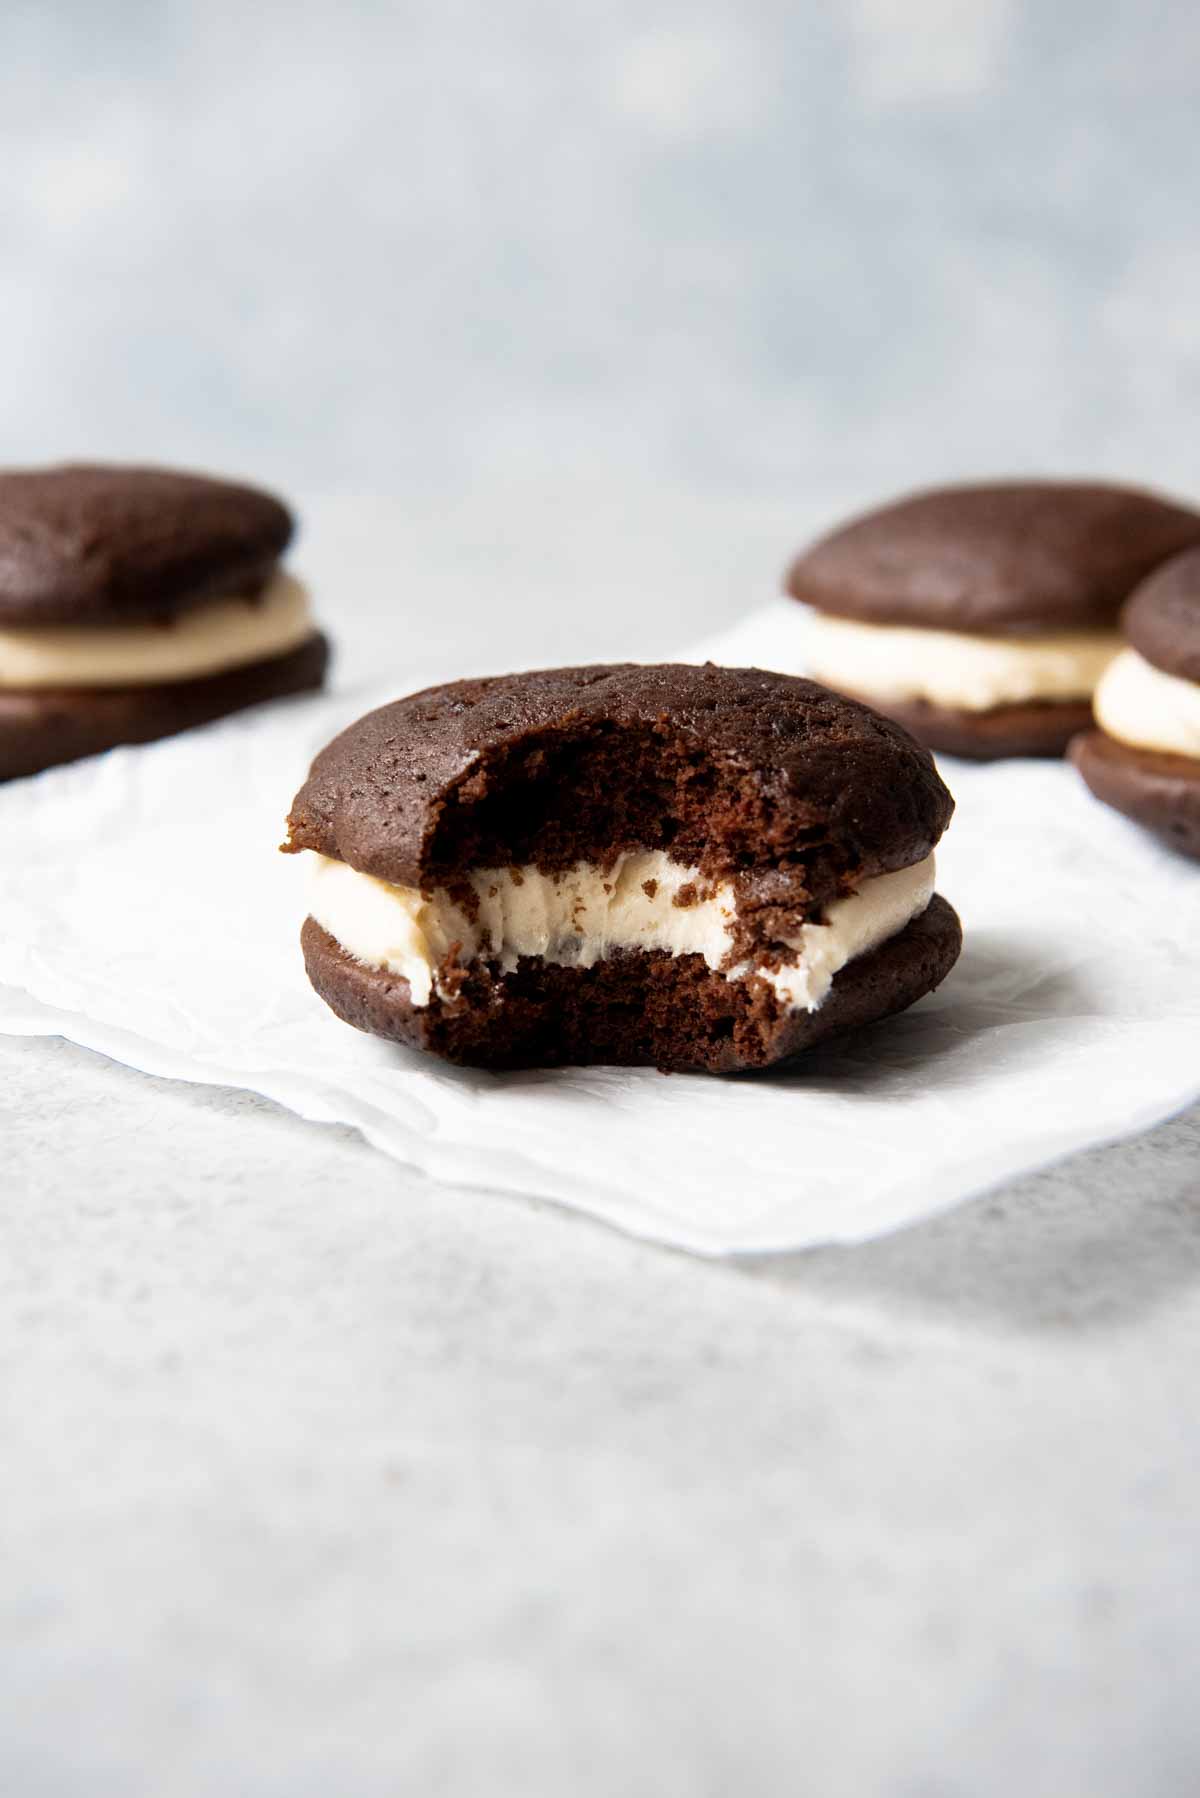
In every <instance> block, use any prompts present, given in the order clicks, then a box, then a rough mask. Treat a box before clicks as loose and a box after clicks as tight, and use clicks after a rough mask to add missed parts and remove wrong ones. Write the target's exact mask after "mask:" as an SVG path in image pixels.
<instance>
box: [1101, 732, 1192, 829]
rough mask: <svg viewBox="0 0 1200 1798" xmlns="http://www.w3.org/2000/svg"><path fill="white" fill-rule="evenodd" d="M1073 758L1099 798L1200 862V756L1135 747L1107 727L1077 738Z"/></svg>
mask: <svg viewBox="0 0 1200 1798" xmlns="http://www.w3.org/2000/svg"><path fill="white" fill-rule="evenodd" d="M1071 760H1072V761H1073V762H1074V764H1075V766H1076V767H1077V768H1078V770H1079V772H1080V773H1081V774H1082V776H1083V778H1084V780H1085V781H1086V782H1087V784H1088V786H1089V787H1090V788H1091V790H1092V792H1093V793H1094V794H1095V795H1096V798H1097V799H1100V800H1102V801H1103V802H1104V804H1105V805H1111V806H1112V808H1113V810H1114V811H1118V812H1123V813H1124V814H1125V816H1126V817H1127V818H1132V819H1133V821H1134V823H1135V824H1140V825H1142V827H1143V828H1144V829H1145V830H1149V831H1152V832H1153V834H1154V835H1155V836H1156V837H1158V838H1160V839H1161V841H1162V842H1164V843H1166V844H1167V846H1168V847H1169V848H1171V849H1177V850H1178V851H1179V852H1180V854H1181V855H1190V856H1193V857H1194V858H1195V859H1196V860H1198V861H1200V761H1197V760H1194V759H1193V758H1192V757H1191V756H1187V755H1163V754H1160V753H1159V752H1158V751H1157V750H1153V749H1135V748H1134V747H1133V745H1132V744H1130V743H1120V742H1118V741H1117V739H1116V738H1115V737H1110V736H1108V735H1107V734H1106V733H1105V732H1104V731H1102V730H1089V731H1087V732H1085V733H1084V735H1082V736H1079V737H1076V738H1075V740H1074V742H1073V743H1072V744H1071Z"/></svg>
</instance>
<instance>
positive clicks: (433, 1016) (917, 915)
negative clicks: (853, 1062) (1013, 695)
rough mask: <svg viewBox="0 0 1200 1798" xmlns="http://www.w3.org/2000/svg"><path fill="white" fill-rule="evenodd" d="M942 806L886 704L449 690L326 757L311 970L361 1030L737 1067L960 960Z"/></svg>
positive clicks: (533, 681) (797, 1045)
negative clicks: (941, 863)
mask: <svg viewBox="0 0 1200 1798" xmlns="http://www.w3.org/2000/svg"><path fill="white" fill-rule="evenodd" d="M952 810H953V801H952V799H951V797H950V795H949V793H948V792H947V791H946V788H945V787H944V786H943V784H942V782H941V780H940V779H939V778H938V775H937V772H936V770H935V769H934V767H933V763H932V760H931V758H930V756H929V755H928V753H927V752H926V751H925V750H924V749H922V748H921V747H920V746H919V745H918V744H916V743H914V742H913V740H912V738H911V737H910V736H908V734H907V733H906V732H905V731H904V730H902V729H900V728H899V727H898V726H897V725H895V724H893V723H892V722H891V721H889V720H887V719H884V718H881V717H879V716H878V715H877V714H876V713H874V712H872V711H870V710H868V709H867V708H866V707H865V706H862V705H859V704H857V703H856V702H854V701H853V700H849V699H846V698H843V697H842V696H841V695H840V694H836V693H831V692H829V691H828V690H827V689H826V688H824V687H820V686H817V685H816V684H815V683H813V682H811V681H807V680H800V679H795V678H791V677H789V676H787V675H781V674H770V673H764V672H762V671H761V670H758V669H745V668H718V667H714V666H712V665H708V666H705V667H693V666H662V667H643V666H637V665H633V664H628V665H615V666H601V667H590V668H558V669H549V670H544V671H542V672H539V673H534V674H517V675H504V676H500V677H498V678H496V679H490V680H470V681H458V682H455V683H453V684H452V685H450V686H444V687H434V688H431V689H429V690H428V691H426V692H423V693H415V694H413V695H411V696H410V697H409V698H406V699H401V700H398V701H397V702H396V703H395V704H393V705H388V706H384V707H382V708H381V709H380V710H379V711H375V712H371V713H369V714H368V715H367V716H366V717H365V718H362V719H360V720H359V721H358V723H356V724H354V725H351V727H350V728H349V729H348V730H346V731H344V732H343V733H342V734H341V736H339V737H337V738H336V739H335V740H334V741H333V742H332V743H331V744H330V745H329V746H328V748H326V749H325V750H323V751H322V753H321V754H320V755H319V756H318V757H317V759H316V761H315V762H314V764H313V767H312V770H311V772H310V774H309V777H308V780H307V781H306V782H305V784H304V786H303V787H302V788H301V790H300V792H299V794H298V795H297V797H296V800H295V803H294V805H293V807H292V812H291V816H290V818H289V820H288V831H289V839H288V842H287V843H286V844H285V845H284V847H285V849H286V850H288V851H289V852H297V851H301V850H304V851H308V852H309V853H310V855H311V860H312V871H311V872H312V886H311V897H310V916H309V917H308V919H307V922H306V923H305V925H304V929H303V932H302V939H301V940H302V943H303V949H304V957H305V962H306V965H307V968H308V973H309V977H310V979H311V980H312V983H313V985H314V986H315V987H316V989H317V991H318V993H320V995H321V997H322V998H323V999H325V1001H326V1002H327V1003H328V1004H329V1005H330V1006H331V1007H332V1008H333V1010H334V1011H335V1012H336V1013H337V1014H338V1016H339V1017H341V1018H344V1019H345V1020H346V1022H347V1023H350V1024H354V1025H356V1026H357V1027H358V1028H359V1029H362V1030H367V1031H371V1032H373V1033H374V1034H376V1035H378V1036H383V1037H390V1038H393V1039H394V1040H396V1041H398V1042H402V1043H407V1044H410V1045H412V1046H413V1047H415V1048H419V1049H424V1050H428V1051H430V1052H431V1053H433V1054H435V1055H440V1056H444V1057H445V1058H446V1059H448V1060H450V1061H456V1062H465V1063H473V1064H475V1065H478V1066H481V1067H492V1068H503V1067H520V1066H552V1065H556V1064H562V1063H586V1062H608V1063H624V1064H635V1065H636V1064H649V1065H654V1066H658V1067H660V1068H664V1069H695V1070H703V1071H706V1072H711V1073H731V1072H736V1071H738V1070H741V1069H748V1068H763V1067H768V1066H771V1065H773V1064H776V1063H778V1062H781V1061H785V1060H787V1059H788V1058H789V1057H790V1056H793V1055H796V1054H797V1053H799V1051H801V1050H803V1049H806V1048H808V1047H809V1046H810V1045H811V1044H813V1043H816V1042H819V1041H820V1040H821V1039H822V1038H824V1037H827V1036H830V1035H832V1034H833V1033H835V1032H840V1031H844V1030H848V1029H850V1028H852V1027H854V1026H856V1025H860V1024H866V1023H870V1022H871V1021H873V1020H874V1019H876V1018H881V1017H884V1016H886V1015H888V1014H889V1013H891V1012H896V1011H901V1010H903V1009H904V1007H905V1006H908V1005H911V1004H912V1003H913V1002H914V1001H915V1000H917V999H919V998H920V997H921V996H922V995H923V994H925V993H927V992H929V991H931V989H932V988H934V987H935V986H937V985H938V983H939V982H940V981H941V980H942V979H943V978H944V977H945V975H946V974H947V973H948V972H949V970H950V968H951V967H952V966H953V964H954V962H955V960H956V958H957V956H958V952H959V948H960V943H961V933H960V929H959V923H958V919H957V917H956V916H955V914H954V912H953V911H952V909H951V908H950V906H949V905H948V904H947V903H946V902H945V900H944V899H941V898H940V897H938V896H936V895H935V894H934V891H933V885H934V868H933V849H934V845H935V844H936V842H937V841H938V838H939V837H940V836H941V834H942V832H943V830H944V829H945V827H946V825H947V823H948V822H949V818H950V814H951V812H952Z"/></svg>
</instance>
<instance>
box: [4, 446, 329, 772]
mask: <svg viewBox="0 0 1200 1798" xmlns="http://www.w3.org/2000/svg"><path fill="white" fill-rule="evenodd" d="M291 536H292V518H291V514H290V513H289V512H288V510H287V508H286V507H285V506H284V505H282V504H281V502H280V501H279V500H277V499H275V498H273V497H272V495H271V494H269V493H262V492H260V491H258V490H257V489H256V488H253V487H244V486H239V485H235V484H234V483H231V482H229V481H219V480H213V479H210V478H207V477H205V476H201V475H193V474H179V473H175V472H173V471H170V470H167V469H160V468H130V467H122V466H116V465H78V466H64V467H56V468H44V469H35V470H8V471H0V780H8V779H12V778H13V777H15V776H17V775H24V774H35V773H37V772H38V771H39V769H42V768H49V767H52V766H54V765H55V764H56V763H59V762H70V761H75V760H76V759H78V758H79V757H80V756H85V755H94V754H96V753H97V752H98V751H100V750H103V749H111V748H113V747H114V746H115V745H116V744H118V743H145V742H149V741H150V740H151V739H152V738H155V737H165V736H170V735H172V734H173V733H174V732H176V731H181V730H187V729H188V728H189V727H190V726H192V725H195V724H205V723H208V722H209V721H210V720H211V719H213V718H219V717H221V716H223V715H224V714H225V713H227V712H234V711H240V710H241V709H242V708H243V707H245V706H251V705H257V704H258V703H259V701H260V700H264V699H276V698H279V697H281V696H283V695H284V694H288V693H299V692H303V691H305V690H306V689H308V688H314V687H319V686H320V685H321V683H322V681H323V679H324V675H325V668H326V664H327V661H328V656H329V649H328V644H327V643H326V640H325V638H324V637H323V636H322V635H321V634H320V632H319V631H318V630H317V629H316V627H315V626H314V624H313V620H312V615H311V612H310V609H309V603H308V595H307V593H306V591H305V589H304V588H303V586H301V584H300V582H299V581H297V580H296V579H295V578H294V577H293V576H292V575H290V574H287V573H285V572H284V570H283V569H282V568H281V567H280V565H279V564H280V558H281V556H282V555H283V552H284V550H285V549H286V548H287V546H288V543H289V541H290V539H291Z"/></svg>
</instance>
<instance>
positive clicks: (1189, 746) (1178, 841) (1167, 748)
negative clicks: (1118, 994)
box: [1071, 548, 1200, 858]
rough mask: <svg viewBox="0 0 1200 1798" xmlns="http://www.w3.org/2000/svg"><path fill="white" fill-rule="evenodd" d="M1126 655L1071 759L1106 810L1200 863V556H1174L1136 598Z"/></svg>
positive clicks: (1105, 681) (1104, 685)
mask: <svg viewBox="0 0 1200 1798" xmlns="http://www.w3.org/2000/svg"><path fill="white" fill-rule="evenodd" d="M1121 622H1122V626H1123V628H1124V633H1125V636H1126V638H1127V639H1128V642H1127V646H1126V648H1124V649H1122V650H1121V651H1120V653H1119V654H1118V655H1117V656H1116V657H1115V658H1114V660H1113V661H1112V662H1111V663H1110V664H1109V666H1108V668H1107V669H1106V671H1105V673H1104V675H1103V676H1102V677H1101V680H1100V684H1099V686H1098V687H1097V688H1096V697H1095V715H1096V725H1097V728H1096V729H1095V730H1090V731H1086V732H1084V733H1082V734H1081V735H1080V736H1078V737H1077V738H1076V739H1075V741H1074V742H1073V743H1072V745H1071V758H1072V760H1073V761H1074V763H1075V765H1076V767H1077V768H1078V769H1079V772H1080V773H1081V774H1082V775H1083V778H1084V780H1085V781H1086V782H1087V784H1088V786H1089V787H1090V788H1091V790H1092V792H1093V793H1094V794H1095V795H1096V797H1097V799H1102V800H1103V801H1104V803H1105V804H1106V805H1111V806H1114V807H1115V808H1116V810H1117V811H1119V812H1124V813H1125V815H1126V816H1127V817H1129V818H1132V819H1133V820H1134V821H1135V822H1136V823H1138V824H1141V825H1144V826H1145V828H1146V829H1147V830H1150V831H1153V832H1154V834H1155V835H1156V836H1158V837H1161V838H1162V840H1163V842H1165V843H1168V844H1169V845H1170V846H1171V848H1173V849H1178V850H1181V851H1182V852H1183V854H1185V855H1193V856H1196V857H1197V858H1200V548H1197V549H1192V550H1186V551H1185V552H1184V553H1183V554H1182V555H1179V556H1176V557H1174V558H1173V559H1172V560H1171V561H1170V562H1168V563H1166V564H1165V566H1164V567H1162V568H1160V569H1159V570H1158V572H1157V573H1156V574H1153V575H1151V577H1150V578H1149V580H1147V581H1145V582H1143V583H1142V585H1141V586H1140V587H1139V588H1138V589H1137V591H1136V592H1135V593H1134V594H1133V596H1132V598H1131V599H1130V601H1129V604H1128V605H1127V606H1126V607H1125V610H1124V612H1123V613H1122V617H1121Z"/></svg>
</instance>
